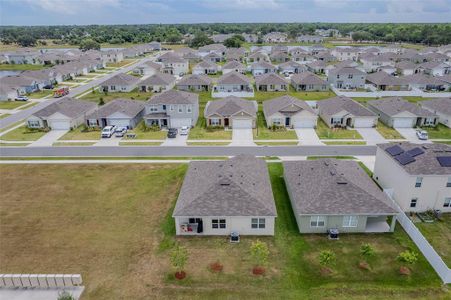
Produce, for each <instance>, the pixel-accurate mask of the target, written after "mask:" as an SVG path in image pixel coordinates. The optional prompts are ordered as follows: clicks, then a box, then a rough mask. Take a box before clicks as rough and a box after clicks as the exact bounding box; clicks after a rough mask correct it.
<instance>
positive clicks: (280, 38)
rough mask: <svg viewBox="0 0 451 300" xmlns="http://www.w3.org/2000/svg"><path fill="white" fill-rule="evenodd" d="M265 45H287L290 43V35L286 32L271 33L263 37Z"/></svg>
mask: <svg viewBox="0 0 451 300" xmlns="http://www.w3.org/2000/svg"><path fill="white" fill-rule="evenodd" d="M263 41H264V42H265V43H286V42H288V35H287V34H286V33H284V32H270V33H267V34H265V35H264V36H263Z"/></svg>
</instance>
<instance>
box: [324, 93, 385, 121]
mask: <svg viewBox="0 0 451 300" xmlns="http://www.w3.org/2000/svg"><path fill="white" fill-rule="evenodd" d="M318 112H319V116H320V117H321V119H323V121H324V122H325V123H326V124H327V126H329V127H354V128H371V127H375V126H376V124H377V118H378V117H377V115H376V114H375V113H374V112H372V111H371V110H369V109H368V108H366V107H365V106H363V105H362V104H360V103H358V102H356V101H354V100H352V99H351V98H348V97H344V96H337V97H334V98H329V99H325V100H321V101H318Z"/></svg>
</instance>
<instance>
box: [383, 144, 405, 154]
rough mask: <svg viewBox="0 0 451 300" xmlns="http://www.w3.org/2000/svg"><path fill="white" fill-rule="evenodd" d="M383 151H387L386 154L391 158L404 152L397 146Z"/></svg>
mask: <svg viewBox="0 0 451 300" xmlns="http://www.w3.org/2000/svg"><path fill="white" fill-rule="evenodd" d="M385 151H387V152H388V154H390V155H391V156H395V155H398V154H401V153H404V150H403V149H402V148H401V147H399V146H398V145H394V146H391V147H389V148H387V149H385Z"/></svg>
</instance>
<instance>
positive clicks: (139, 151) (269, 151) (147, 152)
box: [0, 146, 376, 157]
mask: <svg viewBox="0 0 451 300" xmlns="http://www.w3.org/2000/svg"><path fill="white" fill-rule="evenodd" d="M238 154H250V155H256V156H308V155H332V156H333V155H352V156H355V155H375V154H376V147H375V146H299V147H293V146H274V147H255V146H254V147H243V146H242V147H234V146H231V147H209V146H205V147H196V146H187V147H164V146H156V147H144V146H140V147H132V146H130V147H128V146H117V147H109V146H105V147H95V146H94V147H92V146H87V147H86V146H85V147H3V148H0V157H16V156H25V157H33V156H36V157H52V156H54V157H61V156H67V157H71V156H72V157H93V156H110V157H111V156H112V157H114V156H122V157H132V156H184V157H185V156H235V155H238Z"/></svg>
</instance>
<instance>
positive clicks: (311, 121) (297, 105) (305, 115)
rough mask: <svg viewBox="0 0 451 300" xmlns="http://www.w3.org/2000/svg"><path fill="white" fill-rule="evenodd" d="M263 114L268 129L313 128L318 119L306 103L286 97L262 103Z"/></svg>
mask: <svg viewBox="0 0 451 300" xmlns="http://www.w3.org/2000/svg"><path fill="white" fill-rule="evenodd" d="M263 113H264V115H265V120H266V126H268V127H271V126H273V125H274V126H285V127H290V128H315V127H316V121H317V119H318V116H317V115H316V113H315V111H314V110H313V109H312V108H311V107H310V106H309V105H308V104H307V103H305V102H304V101H302V100H299V99H297V98H294V97H292V96H288V95H285V96H282V97H278V98H274V99H271V100H266V101H264V102H263Z"/></svg>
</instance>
